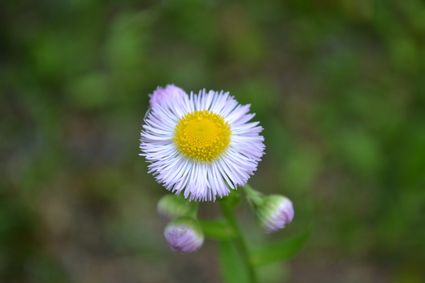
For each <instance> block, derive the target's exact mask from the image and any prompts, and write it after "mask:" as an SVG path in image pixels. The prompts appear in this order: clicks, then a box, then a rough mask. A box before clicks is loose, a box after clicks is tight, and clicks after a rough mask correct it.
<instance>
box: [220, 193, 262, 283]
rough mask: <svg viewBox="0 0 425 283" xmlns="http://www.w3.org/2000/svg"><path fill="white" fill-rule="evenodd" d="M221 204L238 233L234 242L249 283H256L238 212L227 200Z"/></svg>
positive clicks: (224, 213) (225, 214)
mask: <svg viewBox="0 0 425 283" xmlns="http://www.w3.org/2000/svg"><path fill="white" fill-rule="evenodd" d="M220 205H221V210H222V211H223V215H224V217H225V218H226V219H227V221H228V222H229V224H230V225H231V226H232V227H233V229H234V230H235V232H236V234H237V236H236V238H235V239H234V242H235V244H236V247H237V248H238V250H239V253H240V255H241V258H242V260H243V262H244V265H245V267H246V270H247V271H248V277H249V283H256V282H257V276H256V274H255V270H254V267H253V266H252V264H251V261H250V260H249V258H250V255H249V252H248V247H247V244H246V241H245V239H244V237H243V234H242V231H241V229H240V227H239V225H238V220H237V219H236V214H235V212H234V209H233V208H234V207H233V206H231V205H228V203H226V202H225V201H220Z"/></svg>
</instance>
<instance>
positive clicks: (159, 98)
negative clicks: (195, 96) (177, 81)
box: [149, 84, 187, 107]
mask: <svg viewBox="0 0 425 283" xmlns="http://www.w3.org/2000/svg"><path fill="white" fill-rule="evenodd" d="M184 96H187V94H186V92H184V90H182V89H181V88H179V87H176V86H175V85H172V84H171V85H167V86H166V87H165V88H162V87H158V88H157V89H156V90H155V91H154V92H153V93H152V94H149V97H150V100H149V103H150V105H151V107H154V106H156V105H158V104H162V103H164V102H166V101H169V100H172V99H174V98H178V97H184Z"/></svg>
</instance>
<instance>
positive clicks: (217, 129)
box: [173, 110, 231, 161]
mask: <svg viewBox="0 0 425 283" xmlns="http://www.w3.org/2000/svg"><path fill="white" fill-rule="evenodd" d="M230 134H231V131H230V125H229V123H228V122H226V121H225V120H224V118H223V117H222V116H220V115H218V114H215V113H213V112H211V111H209V110H201V111H194V112H192V113H188V114H186V115H184V116H183V117H181V118H180V120H179V121H178V122H177V125H176V127H175V128H174V137H173V140H174V142H175V143H176V145H177V148H178V149H179V150H180V152H181V153H183V154H184V155H186V156H188V157H190V158H193V159H196V160H199V161H212V160H214V159H216V158H217V157H219V156H220V154H221V153H223V151H225V150H226V148H227V147H228V146H229V143H230Z"/></svg>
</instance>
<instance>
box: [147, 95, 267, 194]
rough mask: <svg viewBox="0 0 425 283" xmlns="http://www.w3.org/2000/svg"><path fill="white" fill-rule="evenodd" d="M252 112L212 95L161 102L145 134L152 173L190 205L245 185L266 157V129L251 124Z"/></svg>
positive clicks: (150, 116)
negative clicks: (262, 132)
mask: <svg viewBox="0 0 425 283" xmlns="http://www.w3.org/2000/svg"><path fill="white" fill-rule="evenodd" d="M249 107H250V105H240V104H238V103H237V102H236V100H235V99H234V98H233V97H231V96H229V93H228V92H226V93H223V92H215V91H212V90H211V91H209V92H206V91H205V90H202V91H200V92H199V94H194V93H191V94H190V95H178V96H170V97H169V98H168V99H167V100H166V101H164V103H157V104H156V105H155V107H153V108H152V110H151V111H150V112H149V113H148V115H147V117H146V119H145V125H144V126H143V130H142V132H141V144H140V148H141V150H142V154H141V155H143V156H145V157H146V159H147V161H148V162H149V163H150V165H149V172H151V173H153V175H154V176H155V178H156V180H157V181H158V182H159V183H160V184H162V185H164V186H165V188H166V189H167V190H170V191H172V192H174V193H176V194H180V193H182V192H183V195H184V197H185V198H189V199H190V200H199V201H209V200H215V199H216V197H217V196H219V197H223V196H226V195H228V194H229V192H230V190H229V188H230V189H236V188H237V186H243V185H245V184H246V183H247V181H248V179H249V177H250V176H251V175H252V174H253V173H254V171H255V170H256V169H257V165H258V162H259V161H260V159H261V157H262V155H263V154H264V144H263V140H264V138H263V137H262V136H261V135H259V133H260V132H261V131H262V130H263V128H262V127H260V126H258V122H249V121H250V120H251V119H252V118H253V117H254V115H255V114H248V112H249Z"/></svg>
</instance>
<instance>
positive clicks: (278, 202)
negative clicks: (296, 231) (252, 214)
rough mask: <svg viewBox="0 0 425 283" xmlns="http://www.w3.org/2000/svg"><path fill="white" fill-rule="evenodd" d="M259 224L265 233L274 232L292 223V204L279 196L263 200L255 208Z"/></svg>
mask: <svg viewBox="0 0 425 283" xmlns="http://www.w3.org/2000/svg"><path fill="white" fill-rule="evenodd" d="M256 214H257V219H258V222H259V224H260V225H261V228H262V229H263V231H264V232H265V233H272V232H276V231H278V230H280V229H282V228H284V227H285V226H286V224H289V223H291V222H292V219H293V218H294V208H293V206H292V202H291V201H290V200H289V199H288V198H286V197H284V196H281V195H271V196H267V197H265V198H264V199H263V201H262V203H261V204H260V205H259V206H258V207H257V208H256Z"/></svg>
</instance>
